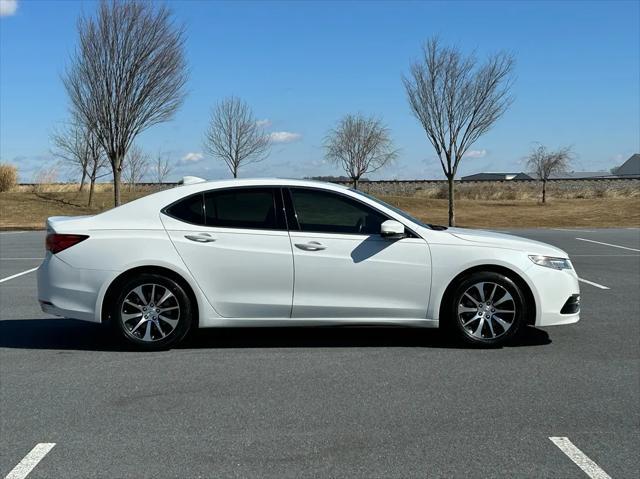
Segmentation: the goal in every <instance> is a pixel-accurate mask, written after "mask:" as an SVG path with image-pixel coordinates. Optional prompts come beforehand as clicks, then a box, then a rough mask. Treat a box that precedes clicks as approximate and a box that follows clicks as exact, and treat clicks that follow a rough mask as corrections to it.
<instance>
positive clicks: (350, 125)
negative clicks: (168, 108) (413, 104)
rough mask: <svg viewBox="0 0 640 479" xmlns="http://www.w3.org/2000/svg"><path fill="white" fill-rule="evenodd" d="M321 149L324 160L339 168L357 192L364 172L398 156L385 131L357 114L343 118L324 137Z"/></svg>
mask: <svg viewBox="0 0 640 479" xmlns="http://www.w3.org/2000/svg"><path fill="white" fill-rule="evenodd" d="M324 147H325V150H326V155H325V156H326V158H327V160H329V161H330V162H332V163H333V164H335V165H337V166H340V167H342V169H343V170H344V171H345V172H346V173H347V175H349V177H350V178H351V180H352V181H353V187H354V188H355V189H358V182H359V181H360V178H361V177H362V175H364V174H365V173H372V172H374V171H376V170H379V169H380V168H382V167H384V166H385V165H387V164H388V163H389V162H391V161H393V160H394V159H395V158H397V156H398V152H397V150H396V149H394V147H393V142H392V141H391V137H390V134H389V129H388V128H387V127H386V126H384V125H383V124H382V122H381V121H380V120H378V119H376V118H373V117H364V116H363V115H361V114H356V115H346V116H345V117H344V118H342V119H341V120H340V121H339V122H338V125H337V126H336V127H335V128H334V129H332V130H330V131H329V133H328V134H327V136H326V138H325V141H324Z"/></svg>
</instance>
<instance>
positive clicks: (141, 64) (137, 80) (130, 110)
mask: <svg viewBox="0 0 640 479" xmlns="http://www.w3.org/2000/svg"><path fill="white" fill-rule="evenodd" d="M78 33H79V35H80V44H79V46H78V48H77V50H76V52H75V54H74V55H73V58H72V64H71V66H70V67H69V69H68V70H67V72H66V74H65V76H64V85H65V88H66V90H67V93H68V94H69V98H70V100H71V106H72V108H71V109H72V111H73V113H74V115H76V116H77V117H78V118H80V120H81V121H82V123H83V124H85V125H87V127H88V128H90V129H91V130H94V131H95V133H96V136H97V138H98V140H99V142H100V144H101V145H102V147H103V149H104V151H105V154H106V155H107V158H108V159H109V162H110V164H111V169H112V172H113V190H114V204H115V205H116V206H117V205H119V204H120V176H121V172H122V167H123V160H124V158H125V155H126V153H127V151H128V150H129V147H130V146H131V145H132V143H133V141H134V139H135V138H136V136H137V135H138V134H139V133H140V132H142V131H144V130H146V129H147V128H149V127H150V126H152V125H155V124H157V123H161V122H164V121H167V120H169V119H171V118H172V116H173V114H174V113H175V111H176V110H177V109H178V108H179V106H180V105H181V104H182V101H183V99H184V85H185V83H186V81H187V71H186V63H185V58H184V30H183V28H182V27H180V26H176V25H175V23H174V21H173V20H172V18H171V13H170V11H169V10H168V9H167V8H166V7H164V6H159V7H156V5H155V4H154V3H153V2H142V1H138V0H132V1H127V2H124V1H118V0H102V1H101V3H100V6H99V8H98V14H97V17H96V18H91V17H84V16H83V17H81V18H80V20H79V21H78Z"/></svg>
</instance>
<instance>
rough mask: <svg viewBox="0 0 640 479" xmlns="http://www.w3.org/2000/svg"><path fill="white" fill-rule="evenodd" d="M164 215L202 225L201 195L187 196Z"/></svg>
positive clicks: (169, 208)
mask: <svg viewBox="0 0 640 479" xmlns="http://www.w3.org/2000/svg"><path fill="white" fill-rule="evenodd" d="M165 213H166V214H168V215H169V216H172V217H174V218H176V219H178V220H181V221H185V222H187V223H192V224H196V225H203V224H204V214H203V211H202V194H201V193H199V194H197V195H193V196H189V197H187V198H185V199H183V200H180V201H178V202H177V203H174V204H172V205H171V206H169V207H168V208H167V209H166V210H165Z"/></svg>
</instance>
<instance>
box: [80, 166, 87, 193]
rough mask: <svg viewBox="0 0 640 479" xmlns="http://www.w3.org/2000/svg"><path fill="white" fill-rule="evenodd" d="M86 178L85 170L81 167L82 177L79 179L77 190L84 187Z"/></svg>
mask: <svg viewBox="0 0 640 479" xmlns="http://www.w3.org/2000/svg"><path fill="white" fill-rule="evenodd" d="M86 179H87V170H85V169H84V168H82V179H81V180H80V189H79V190H78V191H82V189H83V188H84V182H85V181H86Z"/></svg>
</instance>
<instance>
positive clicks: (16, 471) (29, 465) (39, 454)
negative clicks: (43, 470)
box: [4, 442, 56, 479]
mask: <svg viewBox="0 0 640 479" xmlns="http://www.w3.org/2000/svg"><path fill="white" fill-rule="evenodd" d="M55 445H56V443H55V442H41V443H39V444H36V445H35V446H34V448H33V449H31V451H30V452H29V454H27V455H26V456H24V458H23V459H22V461H20V462H19V463H18V465H17V466H16V467H14V468H13V469H11V472H9V474H7V475H6V476H5V478H4V479H24V478H25V477H27V476H28V475H29V473H30V472H31V471H32V470H33V468H34V467H36V466H37V465H38V463H39V462H40V461H42V458H43V457H44V456H46V455H47V454H48V453H49V451H50V450H51V449H53V446H55Z"/></svg>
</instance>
